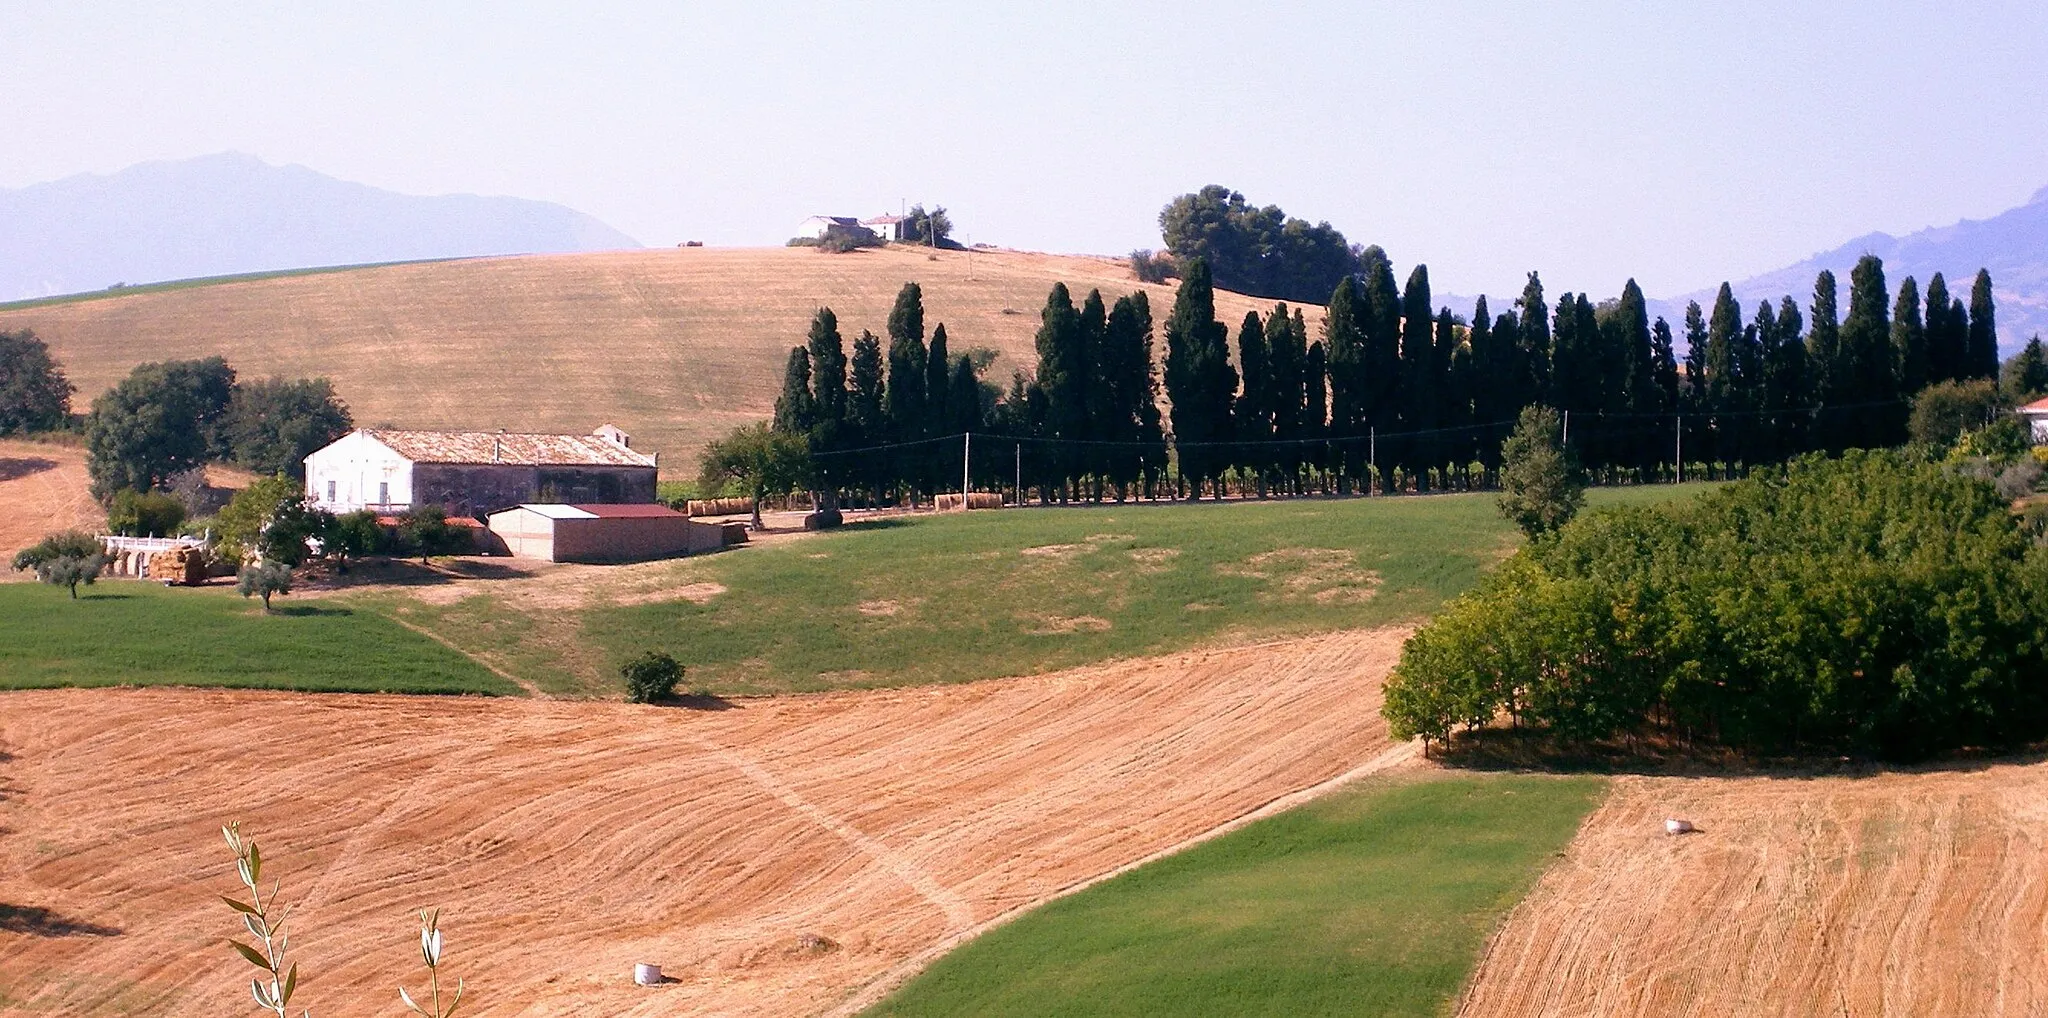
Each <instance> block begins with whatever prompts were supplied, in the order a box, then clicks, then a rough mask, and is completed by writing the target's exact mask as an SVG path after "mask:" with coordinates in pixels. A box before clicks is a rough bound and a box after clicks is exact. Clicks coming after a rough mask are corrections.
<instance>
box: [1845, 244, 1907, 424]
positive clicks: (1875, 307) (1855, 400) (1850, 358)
mask: <svg viewBox="0 0 2048 1018" xmlns="http://www.w3.org/2000/svg"><path fill="white" fill-rule="evenodd" d="M1889 299H1890V293H1889V291H1888V289H1887V288H1886V286H1885V281H1884V262H1882V261H1880V260H1878V258H1877V257H1876V256H1875V255H1864V256H1863V257H1862V258H1860V259H1858V260H1857V262H1856V268H1855V269H1853V270H1852V271H1851V272H1850V273H1849V314H1848V316H1847V317H1846V318H1845V319H1843V321H1842V333H1841V341H1840V342H1841V348H1842V352H1841V359H1842V361H1843V367H1844V374H1845V376H1846V379H1845V383H1844V386H1843V392H1842V393H1841V394H1840V399H1839V402H1840V403H1842V404H1843V405H1844V409H1843V413H1842V419H1843V421H1844V422H1845V429H1844V432H1843V434H1842V436H1841V437H1842V439H1843V440H1844V441H1845V442H1846V443H1847V444H1849V445H1861V446H1866V447H1875V446H1884V445H1895V444H1897V443H1898V442H1899V441H1900V440H1902V439H1903V438H1904V437H1905V413H1904V410H1903V408H1901V407H1897V406H1893V405H1891V404H1892V403H1893V402H1894V401H1896V400H1897V399H1898V398H1899V385H1898V372H1897V367H1896V365H1895V363H1894V357H1893V356H1892V341H1891V315H1890V313H1889V312H1888V310H1887V309H1886V307H1885V304H1886V302H1887V301H1888V300H1889Z"/></svg>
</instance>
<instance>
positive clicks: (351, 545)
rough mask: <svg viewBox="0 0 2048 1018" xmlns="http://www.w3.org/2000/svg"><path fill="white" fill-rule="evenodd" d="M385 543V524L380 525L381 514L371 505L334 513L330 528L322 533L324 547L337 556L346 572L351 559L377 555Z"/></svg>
mask: <svg viewBox="0 0 2048 1018" xmlns="http://www.w3.org/2000/svg"><path fill="white" fill-rule="evenodd" d="M384 545H385V538H384V528H383V527H382V526H380V525H378V523H377V514H376V513H375V512H374V511H372V510H369V509H358V510H356V511H355V512H349V513H342V514H341V515H339V516H335V517H332V521H331V522H330V523H329V524H328V525H327V530H326V532H325V533H323V534H321V535H320V546H321V551H322V552H323V553H324V554H326V555H327V557H329V558H331V559H333V560H334V567H335V569H336V570H337V571H340V572H344V573H345V572H348V564H349V563H350V562H352V561H354V560H356V559H360V558H366V557H368V556H370V555H375V554H377V553H378V552H379V551H382V550H383V549H384Z"/></svg>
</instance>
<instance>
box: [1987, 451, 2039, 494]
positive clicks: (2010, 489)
mask: <svg viewBox="0 0 2048 1018" xmlns="http://www.w3.org/2000/svg"><path fill="white" fill-rule="evenodd" d="M2040 483H2041V464H2039V463H2037V462H2035V461H2034V459H2033V458H2032V457H2028V458H2026V459H2023V460H2020V461H2018V462H2016V463H2014V464H2013V465H2012V466H2009V467H2006V468H2005V469H2004V470H2003V471H2000V472H1999V474H1998V481H1997V484H1998V494H1999V495H2000V496H2001V497H2004V498H2015V499H2017V498H2025V497H2027V496H2028V495H2031V494H2033V493H2034V488H2035V487H2036V486H2037V485H2039V484H2040Z"/></svg>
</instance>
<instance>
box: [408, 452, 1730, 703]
mask: <svg viewBox="0 0 2048 1018" xmlns="http://www.w3.org/2000/svg"><path fill="white" fill-rule="evenodd" d="M1693 490H1696V489H1695V488H1694V487H1693V486H1691V485H1688V486H1686V487H1685V488H1681V489H1674V488H1669V487H1660V488H1644V489H1631V490H1621V491H1601V492H1595V493H1594V496H1593V501H1594V504H1595V505H1600V504H1612V503H1615V502H1619V501H1626V500H1647V499H1658V498H1669V497H1674V496H1676V495H1681V494H1685V493H1689V492H1691V491H1693ZM1514 540H1515V538H1514V535H1513V532H1512V530H1511V528H1510V527H1509V526H1508V525H1507V524H1506V523H1505V522H1503V521H1502V520H1501V519H1500V516H1499V514H1498V513H1496V512H1495V510H1494V504H1493V499H1492V497H1491V496H1489V495H1483V494H1479V495H1447V496H1434V497H1429V498H1396V499H1342V500H1338V499H1331V500H1311V501H1294V502H1270V503H1249V504H1247V503H1236V504H1229V505H1212V504H1205V505H1163V506H1149V505H1148V506H1126V507H1121V508H1119V507H1103V508H1091V509H1058V510H1042V509H1026V510H1021V511H1020V510H1003V511H1001V512H988V513H975V514H967V515H958V514H948V515H927V516H919V517H912V518H907V519H895V520H883V521H877V522H876V523H874V524H868V525H860V526H854V527H849V528H848V529H846V530H845V531H842V532H838V533H831V534H823V535H818V536H815V537H809V538H805V539H803V540H798V541H791V542H787V543H783V544H780V545H776V546H773V547H762V548H747V549H742V550H739V551H736V552H732V553H727V554H721V555H715V556H709V557H705V558H698V559H686V560H682V561H679V562H674V563H668V564H665V565H661V566H656V567H652V569H651V570H648V571H643V572H640V573H636V574H634V575H635V576H636V580H635V582H636V583H637V584H639V586H637V587H636V588H634V589H633V590H632V591H630V592H629V593H634V594H637V595H639V596H641V597H649V596H653V597H659V596H660V591H662V590H668V591H675V590H677V589H679V588H683V587H685V586H687V585H693V584H717V585H718V586H721V587H724V588H725V592H724V593H722V594H718V595H717V596H715V597H712V598H710V599H709V600H708V601H705V602H703V603H701V604H700V603H694V602H691V601H687V600H682V599H678V598H674V597H672V596H671V597H670V599H667V600H655V601H653V602H652V603H639V604H633V603H617V601H618V600H631V598H619V599H616V600H613V601H607V600H604V599H602V598H601V599H600V600H599V601H598V602H597V603H595V604H594V605H592V606H589V607H585V608H582V609H580V610H579V609H575V608H565V607H563V606H561V605H560V604H559V603H549V602H543V603H538V604H528V603H525V602H523V601H522V600H520V599H519V598H516V597H513V596H510V595H502V596H501V595H496V594H485V595H482V596H478V597H471V598H467V599H465V600H462V601H459V602H456V603H455V604H453V605H447V606H431V605H425V604H420V603H418V602H413V601H410V600H409V599H396V598H393V599H388V600H380V601H379V602H378V603H379V605H380V606H381V607H384V608H386V609H387V610H392V611H402V612H404V613H405V616H406V617H407V618H408V620H409V621H413V622H415V623H418V624H421V625H426V626H430V627H432V628H433V629H434V630H435V631H436V632H439V633H442V634H444V635H446V636H448V637H449V638H451V639H453V640H455V641H456V642H457V643H458V644H459V645H461V646H463V647H465V648H468V649H470V650H472V651H476V652H484V653H489V654H490V655H491V656H492V658H493V660H494V661H496V662H497V663H498V664H500V666H502V667H505V668H507V669H508V670H511V671H513V672H515V673H517V674H520V675H522V676H523V677H526V678H529V679H531V680H533V681H534V682H536V683H537V684H539V685H540V686H541V687H542V688H545V689H548V690H550V691H552V692H563V693H577V692H593V693H600V694H603V693H607V692H610V690H611V687H612V686H613V685H615V679H614V677H613V669H614V668H615V667H616V664H617V662H619V661H622V660H625V659H627V658H630V657H633V656H636V655H638V654H639V653H640V652H641V651H643V650H649V649H660V650H665V651H667V652H669V653H671V654H673V655H674V656H675V657H676V658H677V659H678V660H680V661H682V662H684V664H685V665H686V666H687V667H688V668H689V679H688V681H689V683H690V685H692V686H699V687H707V688H710V689H713V690H715V691H718V692H722V693H756V692H775V691H786V690H815V689H825V688H837V687H847V686H869V685H908V684H919V683H929V682H954V681H964V680H970V679H980V678H989V677H994V676H1002V675H1019V674H1030V673H1033V672H1042V671H1048V670H1053V669H1058V668H1064V667H1070V666H1074V665H1081V664H1087V663H1090V662H1095V661H1102V660H1107V659H1111V658H1118V657H1133V656H1142V655H1147V654H1156V653H1162V652H1167V651H1173V650H1181V649H1186V648H1189V647H1194V646H1199V645H1201V644H1204V643H1211V642H1223V641H1231V642H1236V641H1243V640H1251V639H1264V638H1272V637H1280V636H1288V635H1295V634H1302V633H1310V632H1327V631H1330V630H1336V629H1344V628H1353V627H1362V626H1374V625H1381V624H1385V623H1389V622H1394V621H1400V620H1405V619H1413V618H1420V617H1423V616H1426V615H1427V614H1428V613H1429V612H1431V611H1432V610H1434V609H1435V607H1436V606H1437V605H1438V604H1439V603H1441V602H1442V601H1443V600H1444V599H1445V598H1447V597H1450V596H1453V595H1455V594H1457V593H1459V592H1460V591H1463V590H1465V589H1466V588H1468V587H1469V586H1471V585H1472V583H1473V582H1474V581H1475V580H1476V579H1477V578H1478V576H1479V574H1480V572H1481V571H1482V570H1483V569H1485V568H1486V567H1488V566H1489V565H1490V564H1492V563H1493V562H1495V561H1497V560H1498V559H1499V557H1501V556H1502V555H1503V554H1505V553H1506V552H1507V550H1508V549H1510V548H1511V547H1513V544H1514Z"/></svg>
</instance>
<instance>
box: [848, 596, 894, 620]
mask: <svg viewBox="0 0 2048 1018" xmlns="http://www.w3.org/2000/svg"><path fill="white" fill-rule="evenodd" d="M854 610H855V611H857V612H860V613H861V614H862V615H867V616H871V617H874V618H892V617H894V616H895V615H896V614H897V613H899V612H901V611H902V610H903V603H902V602H900V601H891V600H881V601H862V602H861V603H860V604H858V605H855V606H854Z"/></svg>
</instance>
